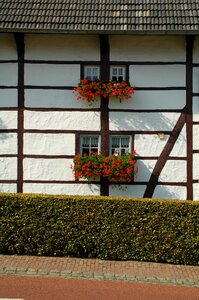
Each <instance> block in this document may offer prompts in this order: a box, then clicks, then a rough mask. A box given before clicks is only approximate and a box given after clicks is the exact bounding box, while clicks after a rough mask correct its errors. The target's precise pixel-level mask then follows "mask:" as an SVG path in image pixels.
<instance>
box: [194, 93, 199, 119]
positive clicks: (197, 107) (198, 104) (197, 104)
mask: <svg viewBox="0 0 199 300" xmlns="http://www.w3.org/2000/svg"><path fill="white" fill-rule="evenodd" d="M193 121H194V122H198V121H199V97H193Z"/></svg>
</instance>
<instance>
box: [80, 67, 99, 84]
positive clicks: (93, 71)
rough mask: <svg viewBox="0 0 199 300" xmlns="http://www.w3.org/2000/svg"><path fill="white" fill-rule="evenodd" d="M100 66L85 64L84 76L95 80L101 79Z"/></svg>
mask: <svg viewBox="0 0 199 300" xmlns="http://www.w3.org/2000/svg"><path fill="white" fill-rule="evenodd" d="M99 71H100V68H99V67H98V66H85V67H84V78H86V79H88V80H90V81H94V80H97V79H99Z"/></svg>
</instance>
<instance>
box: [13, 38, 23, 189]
mask: <svg viewBox="0 0 199 300" xmlns="http://www.w3.org/2000/svg"><path fill="white" fill-rule="evenodd" d="M15 41H16V47H17V55H18V165H17V192H18V193H22V192H23V132H24V53H25V46H24V34H23V33H16V34H15Z"/></svg>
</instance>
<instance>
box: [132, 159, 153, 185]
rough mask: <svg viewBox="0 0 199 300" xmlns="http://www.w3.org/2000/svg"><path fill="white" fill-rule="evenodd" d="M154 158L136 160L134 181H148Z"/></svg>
mask: <svg viewBox="0 0 199 300" xmlns="http://www.w3.org/2000/svg"><path fill="white" fill-rule="evenodd" d="M155 164H156V160H140V159H139V160H137V163H136V165H137V166H138V173H137V174H136V175H135V182H139V181H146V182H148V181H149V179H150V177H151V174H152V172H153V169H154V166H155Z"/></svg>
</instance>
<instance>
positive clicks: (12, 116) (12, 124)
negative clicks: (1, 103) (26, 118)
mask: <svg viewBox="0 0 199 300" xmlns="http://www.w3.org/2000/svg"><path fill="white" fill-rule="evenodd" d="M17 119H18V116H17V112H16V111H7V110H5V111H3V110H2V111H0V129H16V128H17Z"/></svg>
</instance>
